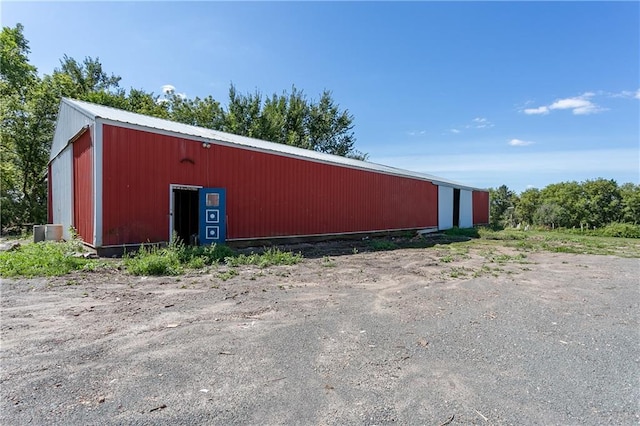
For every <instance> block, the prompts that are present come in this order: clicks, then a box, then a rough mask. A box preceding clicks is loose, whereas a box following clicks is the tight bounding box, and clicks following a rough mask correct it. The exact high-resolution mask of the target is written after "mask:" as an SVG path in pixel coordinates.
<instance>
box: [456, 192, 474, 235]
mask: <svg viewBox="0 0 640 426" xmlns="http://www.w3.org/2000/svg"><path fill="white" fill-rule="evenodd" d="M458 227H459V228H471V227H473V202H472V195H471V191H467V190H464V189H463V190H460V221H459V223H458Z"/></svg>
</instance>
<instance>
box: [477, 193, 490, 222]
mask: <svg viewBox="0 0 640 426" xmlns="http://www.w3.org/2000/svg"><path fill="white" fill-rule="evenodd" d="M488 223H489V192H488V191H473V224H474V225H486V224H488Z"/></svg>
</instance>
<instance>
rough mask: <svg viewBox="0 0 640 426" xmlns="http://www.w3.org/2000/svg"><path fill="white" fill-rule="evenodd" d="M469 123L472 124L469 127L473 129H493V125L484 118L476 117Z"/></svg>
mask: <svg viewBox="0 0 640 426" xmlns="http://www.w3.org/2000/svg"><path fill="white" fill-rule="evenodd" d="M471 122H472V123H473V124H472V126H471V127H475V128H476V129H485V128H488V127H493V123H491V122H490V121H489V120H487V119H486V118H484V117H476V118H474V119H473V120H471Z"/></svg>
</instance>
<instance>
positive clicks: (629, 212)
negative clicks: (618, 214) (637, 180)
mask: <svg viewBox="0 0 640 426" xmlns="http://www.w3.org/2000/svg"><path fill="white" fill-rule="evenodd" d="M620 196H621V197H622V209H621V210H622V218H621V221H623V222H626V223H633V224H636V225H638V224H640V185H635V184H633V183H631V182H628V183H625V184H624V185H622V186H620Z"/></svg>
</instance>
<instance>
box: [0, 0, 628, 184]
mask: <svg viewBox="0 0 640 426" xmlns="http://www.w3.org/2000/svg"><path fill="white" fill-rule="evenodd" d="M0 12H1V20H2V25H3V26H14V25H15V24H16V23H18V22H20V23H22V24H23V25H24V26H25V36H26V38H27V39H28V40H29V41H30V47H31V54H30V60H31V62H32V63H33V64H34V65H35V66H37V67H38V70H39V72H40V73H41V74H42V73H51V72H52V71H53V69H54V68H55V67H57V66H58V65H59V60H60V58H62V56H63V55H64V54H67V55H69V56H71V57H74V58H76V59H82V58H84V57H85V56H92V57H99V58H100V60H101V62H102V64H103V67H104V68H105V69H106V70H107V71H108V72H112V73H114V74H117V75H120V76H122V81H121V86H122V87H124V88H126V89H129V88H131V87H134V88H141V89H144V90H147V91H153V92H155V93H161V88H162V86H163V85H165V84H171V85H173V86H175V88H176V91H177V92H180V93H184V94H186V95H187V96H189V97H194V96H200V97H203V96H207V95H213V97H214V98H216V99H217V100H219V101H221V102H222V103H223V104H224V103H225V102H226V98H227V92H228V88H229V84H230V83H231V82H233V83H234V84H235V85H236V87H237V88H238V90H240V91H241V92H248V91H254V90H255V89H259V90H260V91H261V92H262V93H263V94H265V95H270V94H272V93H274V92H277V93H280V92H282V91H283V90H290V88H291V86H292V85H295V86H296V87H297V88H299V89H302V90H304V92H305V93H306V94H307V96H309V97H311V98H317V97H318V96H319V94H320V93H321V91H322V90H323V89H328V90H331V91H332V92H333V97H334V99H335V100H336V101H337V102H338V103H339V104H340V106H341V107H342V108H346V109H348V110H349V111H350V112H351V113H352V114H353V115H354V116H355V134H356V137H357V144H356V147H357V148H358V149H359V150H361V151H364V152H367V153H369V155H370V161H373V162H376V163H383V164H387V165H391V166H396V167H401V168H405V169H409V170H414V171H418V172H424V173H429V174H435V175H438V176H442V177H444V178H448V179H453V180H457V181H461V182H464V183H466V184H469V185H473V186H479V187H497V186H499V185H502V184H506V185H507V186H509V187H510V188H512V189H514V190H516V191H517V192H521V191H523V190H524V189H526V188H527V187H537V188H542V187H544V186H546V185H547V184H550V183H554V182H560V181H567V180H577V181H582V180H585V179H594V178H598V177H604V178H607V179H615V180H616V181H618V183H620V184H622V183H624V182H634V183H639V182H640V176H639V173H640V172H639V167H640V146H639V145H640V140H639V138H640V136H639V135H640V91H639V90H640V3H638V2H618V3H615V2H586V3H577V2H482V3H480V2H406V3H396V2H352V3H345V2H316V3H309V2H257V3H249V2H237V3H221V2H193V3H186V2H180V3H179V2H138V3H121V2H103V3H94V2H83V3H77V2H60V3H58V2H46V3H29V2H27V3H23V2H20V3H18V2H3V3H2V5H1V10H0Z"/></svg>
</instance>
